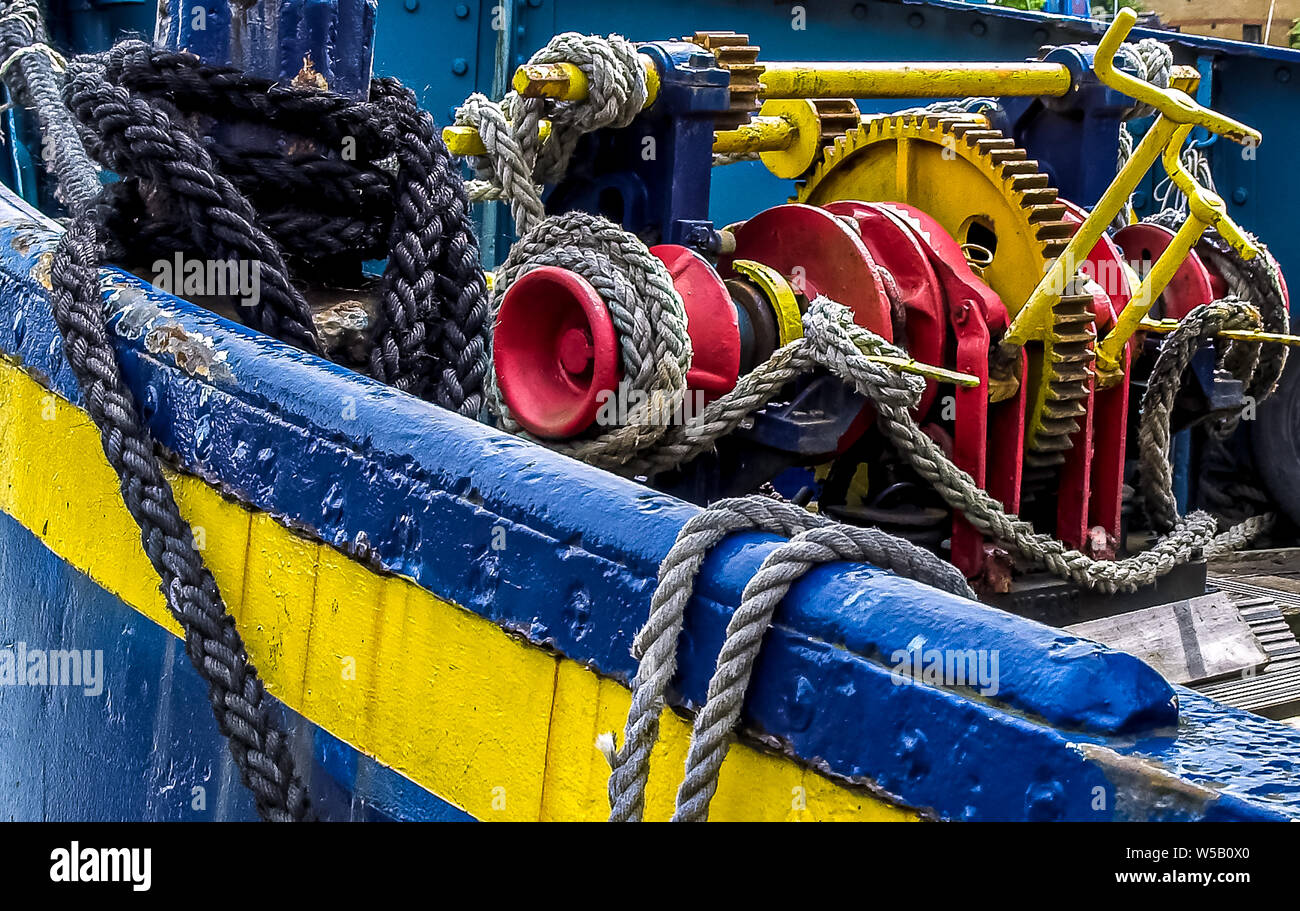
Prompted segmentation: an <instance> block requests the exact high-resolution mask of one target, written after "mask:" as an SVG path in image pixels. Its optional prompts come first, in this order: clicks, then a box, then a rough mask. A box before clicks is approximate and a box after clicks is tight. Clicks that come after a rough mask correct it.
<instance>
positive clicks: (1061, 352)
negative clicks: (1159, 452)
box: [792, 113, 1096, 492]
mask: <svg viewBox="0 0 1300 911" xmlns="http://www.w3.org/2000/svg"><path fill="white" fill-rule="evenodd" d="M941 135H947V136H953V137H956V139H957V140H958V141H959V142H961V143H962V144H963V145H964V146H965V147H966V151H967V152H973V153H974V155H972V156H970V157H971V158H977V159H978V160H979V161H980V162H982V166H981V167H982V170H984V171H985V172H986V174H987V175H988V178H989V179H990V180H993V181H996V182H997V183H998V185H999V186H1000V187H1001V188H1002V192H1003V194H1004V195H1005V196H1006V198H1007V199H1008V200H1010V201H1012V202H1014V203H1016V204H1017V205H1018V206H1019V208H1020V209H1021V210H1023V212H1024V217H1025V224H1026V225H1027V226H1028V227H1029V229H1030V230H1031V232H1032V235H1033V238H1034V241H1035V243H1036V245H1037V248H1038V250H1039V252H1040V255H1041V257H1042V266H1043V268H1044V269H1046V267H1047V264H1049V263H1050V262H1052V261H1053V260H1055V259H1056V258H1057V257H1059V256H1060V255H1061V254H1062V253H1063V252H1064V251H1065V247H1066V245H1067V244H1068V243H1069V239H1070V237H1071V236H1072V235H1073V233H1074V225H1072V224H1071V223H1070V222H1068V221H1066V220H1065V215H1066V210H1065V206H1064V205H1062V204H1061V203H1060V202H1059V200H1058V198H1057V190H1056V188H1055V187H1053V186H1051V181H1050V179H1049V178H1048V176H1047V175H1046V174H1044V173H1042V172H1041V171H1040V170H1039V167H1038V162H1037V161H1035V160H1034V159H1032V158H1030V157H1029V156H1028V155H1027V154H1026V152H1025V151H1024V149H1021V148H1019V147H1017V146H1016V144H1015V142H1014V141H1013V140H1012V139H1010V138H1008V137H1006V136H1004V135H1003V134H1002V133H1000V132H998V131H996V130H992V129H989V127H988V125H987V123H986V122H985V121H984V120H983V118H979V117H976V116H974V115H960V114H957V115H952V114H942V115H941V114H928V113H927V114H901V115H893V116H884V117H873V118H869V119H867V120H865V121H864V123H863V124H862V126H861V127H859V128H858V129H857V130H855V131H852V132H850V133H848V134H847V135H845V136H842V137H839V138H837V139H836V140H835V142H834V143H833V144H832V145H830V146H828V147H827V149H826V151H825V152H823V155H822V160H821V161H820V162H819V163H818V164H817V166H816V167H815V168H814V169H813V171H812V173H811V174H810V175H809V177H808V178H807V179H806V180H804V181H801V182H799V183H798V184H796V195H795V197H794V198H793V200H792V201H798V202H802V201H805V200H806V199H808V198H809V196H810V195H811V194H812V193H813V192H814V191H815V189H816V186H817V184H819V183H820V182H821V181H822V179H823V178H825V177H826V176H827V174H829V173H830V172H831V171H833V170H834V169H835V168H836V167H837V166H838V165H839V164H840V163H841V162H842V161H844V160H845V159H846V158H847V157H848V156H849V155H851V154H852V153H853V152H854V151H855V150H856V149H858V148H860V147H862V146H865V145H869V144H871V143H873V142H878V141H882V140H888V139H895V138H900V137H903V136H908V137H912V138H917V137H927V136H928V137H929V138H931V139H940V138H941ZM1068 291H1069V292H1070V293H1067V294H1065V295H1063V296H1062V297H1061V300H1060V301H1059V302H1058V303H1057V305H1056V306H1055V307H1054V308H1053V310H1052V329H1051V331H1050V333H1049V334H1048V337H1047V339H1045V340H1044V342H1043V350H1042V355H1041V363H1040V367H1041V378H1040V382H1039V387H1038V388H1037V389H1036V390H1034V392H1033V394H1034V395H1035V397H1036V401H1034V402H1032V403H1031V418H1030V420H1029V421H1028V422H1027V426H1026V439H1025V443H1026V447H1025V449H1026V451H1025V487H1026V491H1027V492H1031V491H1032V489H1033V488H1034V487H1035V486H1037V485H1039V484H1041V483H1044V482H1045V481H1047V480H1050V479H1052V478H1054V477H1055V476H1056V471H1057V469H1058V468H1059V466H1060V465H1062V464H1063V463H1064V462H1065V453H1066V452H1067V451H1069V449H1070V447H1071V446H1072V441H1073V437H1074V435H1075V434H1076V433H1077V432H1078V430H1079V427H1080V423H1079V422H1080V421H1081V420H1082V419H1083V418H1084V417H1085V416H1086V415H1087V405H1088V397H1089V396H1090V395H1091V391H1092V376H1093V370H1092V367H1093V362H1094V358H1095V356H1096V355H1095V350H1094V342H1095V338H1096V332H1095V328H1094V318H1095V314H1094V311H1093V306H1092V296H1091V295H1090V294H1087V293H1081V291H1080V289H1078V288H1077V286H1072V287H1071V288H1070V289H1068Z"/></svg>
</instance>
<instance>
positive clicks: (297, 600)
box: [0, 361, 918, 821]
mask: <svg viewBox="0 0 1300 911" xmlns="http://www.w3.org/2000/svg"><path fill="white" fill-rule="evenodd" d="M167 476H168V479H169V480H170V481H171V483H172V486H173V489H174V491H175V494H176V500H177V503H178V504H179V506H180V509H181V512H182V513H183V514H184V515H185V518H186V519H187V520H188V521H189V522H190V524H191V526H192V527H193V529H194V535H195V542H196V544H197V546H198V547H199V548H200V550H201V551H202V552H203V556H204V559H205V560H206V561H207V564H208V566H209V567H210V568H211V570H212V573H213V576H214V577H215V578H216V580H217V583H218V585H219V586H220V588H221V592H222V594H223V596H224V597H225V599H226V602H227V604H228V605H229V607H230V611H231V614H232V615H233V616H234V618H235V621H236V624H237V625H238V627H239V631H240V633H241V635H242V636H243V637H244V640H245V642H246V644H247V646H248V650H249V653H250V655H251V656H252V658H253V660H254V662H255V663H256V665H257V667H258V670H259V671H260V672H261V673H262V675H263V678H264V680H265V682H266V686H267V689H268V690H269V691H270V692H271V693H272V694H273V695H274V696H275V697H276V698H278V699H280V700H281V701H282V702H284V703H285V704H286V705H288V706H289V707H290V708H291V709H293V710H294V711H296V712H298V713H300V714H301V715H303V716H304V717H306V718H308V719H309V720H311V721H312V722H313V723H315V724H317V725H320V726H321V727H323V728H325V729H326V730H328V731H329V732H330V733H332V734H333V735H335V736H336V737H339V738H340V739H342V740H344V741H345V742H347V743H349V744H351V745H352V746H353V747H355V748H356V749H358V750H360V751H361V752H363V753H365V754H367V755H369V756H371V757H373V758H374V759H376V760H377V761H379V762H381V763H383V764H384V765H386V766H388V767H389V768H392V769H395V770H396V771H397V772H399V773H401V774H402V775H404V776H406V777H407V778H408V779H410V780H411V781H413V782H415V783H416V784H418V785H420V786H421V787H423V788H426V789H427V790H429V791H431V792H432V793H434V794H436V795H438V796H439V797H440V798H442V799H443V800H446V801H448V802H450V803H452V804H454V805H456V806H457V807H460V808H461V809H463V810H465V811H466V812H467V813H469V814H470V815H472V816H474V817H476V818H479V819H485V820H539V819H540V820H550V819H564V820H570V819H572V820H596V819H604V818H606V816H607V815H608V812H609V804H608V800H607V798H606V790H605V789H606V780H607V778H608V775H609V767H608V766H607V765H606V764H605V760H604V757H603V756H602V755H601V754H600V752H599V750H598V749H597V748H596V738H597V736H599V735H601V734H604V733H606V732H611V731H621V730H622V728H623V722H624V721H625V719H626V716H627V710H628V705H629V703H630V693H629V692H628V689H627V687H625V686H623V685H622V684H621V683H618V682H617V681H614V680H610V679H607V678H603V677H600V676H598V675H596V674H595V673H593V672H592V671H590V670H589V669H587V668H585V667H583V666H582V665H580V664H579V663H578V662H576V661H572V660H570V659H568V658H564V657H561V656H558V655H555V654H554V653H552V652H549V651H547V650H545V649H542V648H539V647H537V646H534V645H531V644H530V643H527V642H525V641H522V640H521V639H519V638H517V637H516V636H513V635H511V634H509V633H507V632H505V631H504V630H502V629H501V628H500V627H498V626H497V625H496V624H494V623H492V622H491V621H490V620H487V619H485V618H484V617H481V616H479V615H478V614H476V613H473V612H472V611H468V610H465V609H463V608H461V607H459V606H458V605H456V604H453V603H451V602H448V601H446V600H444V599H442V598H439V597H438V596H437V595H435V594H433V593H431V592H429V591H427V590H425V589H423V588H421V587H419V586H418V585H416V584H415V583H414V582H411V581H410V580H407V579H403V578H400V577H397V576H390V575H384V574H379V573H376V572H374V571H373V570H371V569H370V568H368V567H367V566H365V565H363V564H361V563H359V562H357V561H356V560H353V559H352V558H350V557H348V556H346V555H345V554H342V553H340V552H339V551H337V550H335V549H334V548H332V547H330V546H328V545H325V544H322V543H320V542H318V541H314V540H311V539H309V538H306V537H304V536H302V535H300V534H298V533H296V532H294V531H291V530H290V529H288V528H287V527H285V526H284V525H282V524H281V523H280V522H278V521H276V520H275V519H274V518H272V517H271V516H268V515H266V514H264V513H260V512H254V511H252V510H250V509H248V508H247V507H245V506H243V505H242V504H239V503H235V502H232V501H230V500H228V499H226V498H225V497H223V496H222V495H221V493H220V492H219V491H217V490H216V489H215V488H213V487H211V486H210V485H208V484H207V483H205V482H203V481H202V480H200V479H198V478H194V477H191V476H189V475H184V474H178V473H176V472H174V471H170V470H168V471H167ZM0 511H3V512H5V513H7V514H8V515H10V516H12V517H13V518H14V519H16V520H17V521H18V522H19V523H21V524H22V525H23V526H24V527H25V528H27V529H29V530H30V531H31V532H32V533H33V534H34V535H36V536H37V537H39V538H40V539H41V541H42V542H43V543H44V544H45V546H46V547H48V548H49V549H50V550H51V551H52V552H53V553H54V554H56V555H57V556H58V557H59V558H61V559H63V560H65V561H66V562H67V563H69V564H70V565H71V566H73V567H74V568H76V569H77V570H79V571H81V572H83V573H85V574H86V575H87V576H89V577H90V578H91V579H92V580H94V581H95V583H96V584H98V585H99V586H101V587H102V588H104V589H105V590H107V591H109V592H111V593H112V594H114V595H116V596H117V597H118V598H121V599H122V600H123V601H124V602H125V603H126V604H128V605H130V606H131V607H132V608H134V609H135V610H137V611H139V612H140V613H141V614H143V615H144V616H145V617H147V618H149V619H150V620H152V621H154V622H156V623H157V624H159V625H160V626H162V627H163V628H164V629H167V630H169V631H170V632H171V633H173V634H174V635H176V636H180V635H181V630H180V627H179V625H178V624H177V623H176V621H175V620H174V619H173V618H172V616H171V614H170V613H169V612H168V610H167V607H166V604H165V603H164V602H163V599H162V596H161V594H160V593H159V591H158V577H157V575H156V574H155V573H154V572H153V568H152V567H151V566H150V565H149V562H148V560H147V558H146V557H145V555H144V552H143V550H142V549H141V546H140V536H139V531H138V529H137V528H136V526H135V524H134V522H132V520H131V517H130V515H129V514H128V513H127V511H126V507H125V506H124V505H123V504H122V500H121V495H120V493H119V492H118V487H117V478H116V476H115V475H114V474H113V471H112V469H111V468H110V467H109V465H108V463H107V461H106V460H105V459H104V455H103V452H102V450H101V448H100V442H99V434H98V432H97V431H96V430H95V427H94V425H93V424H92V423H91V421H90V420H89V419H88V418H87V416H86V414H85V412H83V411H81V410H80V409H78V408H76V407H74V406H73V405H70V404H69V403H68V402H66V401H64V400H63V399H61V398H59V397H58V396H57V395H55V394H54V393H52V392H50V391H48V390H47V389H46V388H45V387H43V386H41V385H40V384H39V383H38V382H37V381H36V380H34V379H33V378H32V377H30V376H28V375H27V374H26V373H24V372H23V371H22V370H21V369H19V368H18V367H16V366H14V365H12V364H11V363H8V362H4V361H0ZM449 546H458V544H457V543H456V542H452V543H451V544H450V545H449ZM689 735H690V725H689V724H688V723H687V722H686V721H685V720H684V719H682V718H681V717H679V716H678V715H676V714H675V713H674V712H672V711H665V712H664V716H663V720H662V737H661V743H660V745H659V746H658V747H657V749H656V751H655V753H654V755H653V762H654V765H653V767H652V772H651V776H650V786H649V791H648V793H647V809H648V812H647V818H650V819H667V818H668V816H669V815H670V812H671V804H672V799H673V795H674V793H675V791H676V787H677V783H678V780H679V779H680V776H681V774H682V768H683V762H684V758H685V755H686V746H687V742H688V738H689ZM710 818H712V819H717V820H720V821H721V820H752V819H791V820H809V821H812V820H915V819H917V818H918V817H917V814H916V813H915V812H914V811H912V810H910V809H907V808H904V807H899V806H897V805H896V804H894V803H892V802H890V801H889V800H888V799H887V798H886V797H884V796H880V795H877V794H874V793H872V792H870V791H868V790H867V789H865V788H862V787H857V786H853V785H849V784H847V783H845V782H843V781H839V780H835V779H832V778H828V777H826V776H824V775H822V774H821V773H820V772H817V771H815V770H813V769H811V768H808V767H805V766H803V765H801V764H800V763H797V762H795V761H794V760H793V759H791V758H789V757H787V756H784V755H781V754H778V753H775V752H772V751H769V750H767V749H765V748H762V747H759V746H756V745H751V744H748V743H744V742H741V743H738V744H737V745H736V746H735V748H733V749H732V750H731V752H730V753H729V754H728V756H727V759H726V761H725V762H724V763H723V766H722V774H721V780H720V785H719V789H718V793H717V796H716V798H715V799H714V802H713V810H712V812H711V814H710Z"/></svg>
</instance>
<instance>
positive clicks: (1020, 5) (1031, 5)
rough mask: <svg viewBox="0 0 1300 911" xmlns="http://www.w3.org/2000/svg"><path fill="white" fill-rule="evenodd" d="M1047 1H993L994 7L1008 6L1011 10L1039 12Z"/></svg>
mask: <svg viewBox="0 0 1300 911" xmlns="http://www.w3.org/2000/svg"><path fill="white" fill-rule="evenodd" d="M1046 2H1047V0H993V5H994V6H1009V7H1011V8H1012V9H1027V10H1040V9H1042V8H1043V6H1044V4H1045V3H1046Z"/></svg>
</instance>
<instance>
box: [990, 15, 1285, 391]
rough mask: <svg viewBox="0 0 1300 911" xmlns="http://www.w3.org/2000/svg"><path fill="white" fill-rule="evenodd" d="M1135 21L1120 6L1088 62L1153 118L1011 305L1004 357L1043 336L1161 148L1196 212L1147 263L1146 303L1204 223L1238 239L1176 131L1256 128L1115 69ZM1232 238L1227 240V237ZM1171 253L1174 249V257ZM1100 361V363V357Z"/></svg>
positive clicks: (1244, 132)
mask: <svg viewBox="0 0 1300 911" xmlns="http://www.w3.org/2000/svg"><path fill="white" fill-rule="evenodd" d="M1136 21H1137V14H1136V13H1134V12H1133V11H1132V10H1131V9H1128V8H1127V7H1126V8H1124V9H1121V10H1120V11H1119V13H1118V14H1117V15H1116V16H1115V20H1114V22H1112V23H1111V26H1110V28H1109V29H1107V30H1106V34H1105V35H1103V36H1102V39H1101V41H1100V42H1099V43H1098V45H1097V51H1096V53H1095V54H1094V55H1093V69H1094V70H1095V71H1096V73H1097V77H1098V78H1099V79H1100V80H1101V81H1102V82H1103V83H1105V84H1106V85H1108V86H1110V87H1111V88H1113V89H1116V90H1117V91H1121V92H1124V93H1125V94H1127V95H1130V96H1131V97H1133V98H1135V99H1137V100H1138V101H1142V102H1145V103H1146V104H1149V105H1151V106H1152V107H1153V108H1155V109H1156V111H1157V112H1158V113H1159V114H1160V116H1159V117H1157V118H1156V121H1155V123H1154V124H1152V126H1151V129H1149V130H1148V131H1147V134H1146V135H1145V136H1144V137H1142V141H1141V142H1139V143H1138V145H1137V148H1136V149H1134V150H1133V154H1132V156H1130V158H1129V160H1128V161H1127V162H1126V163H1125V165H1124V167H1123V168H1121V169H1120V172H1119V174H1117V175H1116V177H1115V180H1114V181H1113V182H1112V183H1111V185H1110V186H1109V187H1108V188H1107V189H1106V192H1105V193H1103V194H1102V197H1101V199H1099V200H1098V201H1097V204H1096V206H1094V207H1093V210H1092V212H1090V213H1089V214H1088V217H1087V218H1086V219H1084V222H1083V224H1082V225H1080V226H1079V229H1078V230H1077V231H1076V232H1075V234H1074V236H1073V237H1072V238H1071V239H1070V242H1069V243H1068V244H1067V245H1066V248H1065V250H1064V251H1063V252H1062V253H1061V255H1060V256H1059V257H1057V259H1056V260H1055V261H1053V263H1052V265H1051V267H1050V268H1049V269H1048V271H1047V274H1046V275H1044V276H1043V277H1042V279H1041V280H1040V281H1039V282H1038V285H1037V287H1035V288H1034V290H1033V291H1032V292H1031V293H1030V295H1029V299H1028V300H1026V301H1025V303H1024V306H1023V307H1021V308H1020V310H1019V311H1018V312H1017V313H1016V316H1015V318H1014V319H1013V320H1012V321H1011V325H1010V326H1009V327H1008V329H1007V332H1006V334H1005V335H1004V336H1003V338H1002V340H1001V342H1000V343H999V346H998V348H999V352H1000V354H1001V355H1002V359H1003V360H1004V361H1007V362H1011V361H1013V360H1014V359H1015V358H1016V357H1017V355H1016V352H1017V351H1018V350H1019V349H1020V348H1022V347H1023V346H1024V345H1025V343H1026V342H1028V341H1030V340H1032V339H1036V338H1042V337H1043V336H1044V333H1046V332H1047V331H1048V327H1049V325H1050V323H1051V317H1052V310H1053V308H1054V307H1055V306H1056V304H1057V303H1058V302H1059V301H1060V299H1061V296H1062V295H1063V294H1064V293H1065V290H1066V288H1067V286H1068V285H1070V284H1071V283H1072V282H1073V281H1074V277H1075V273H1076V271H1077V269H1078V266H1079V264H1080V263H1082V262H1084V261H1085V260H1086V259H1087V256H1088V253H1089V252H1090V251H1091V250H1092V248H1093V246H1094V245H1096V243H1097V241H1098V240H1099V239H1100V238H1101V236H1102V234H1104V233H1105V231H1106V228H1107V227H1108V226H1109V225H1110V223H1111V222H1112V221H1114V219H1115V216H1116V215H1117V214H1118V213H1119V211H1120V210H1121V209H1122V208H1123V207H1124V204H1125V203H1126V202H1127V201H1128V198H1129V196H1130V195H1131V194H1132V192H1133V190H1134V189H1135V188H1136V187H1137V185H1138V183H1140V182H1141V180H1142V178H1143V177H1144V176H1145V175H1146V173H1147V171H1149V170H1150V169H1151V166H1152V165H1153V164H1155V162H1156V159H1158V158H1160V157H1161V155H1164V156H1165V160H1166V162H1167V163H1168V164H1169V167H1170V175H1171V177H1173V178H1174V179H1175V181H1176V182H1177V186H1178V187H1179V189H1180V190H1183V192H1184V193H1186V194H1187V197H1188V199H1189V200H1191V199H1196V200H1197V201H1196V202H1195V203H1194V204H1193V212H1194V214H1195V213H1197V212H1199V215H1197V217H1195V218H1189V219H1188V223H1187V224H1185V225H1184V226H1183V228H1184V230H1181V231H1179V233H1178V235H1177V236H1176V237H1175V239H1174V241H1173V242H1172V243H1171V244H1170V246H1169V248H1168V249H1167V250H1166V252H1165V256H1162V257H1161V258H1160V261H1159V262H1157V264H1156V267H1153V268H1152V270H1151V272H1150V273H1149V274H1148V276H1147V280H1146V281H1144V282H1143V288H1142V290H1141V291H1140V293H1145V294H1148V295H1149V297H1150V300H1147V301H1146V307H1147V309H1150V301H1151V300H1154V299H1155V297H1157V296H1159V293H1160V291H1163V290H1164V287H1165V285H1166V284H1168V282H1169V280H1170V279H1171V278H1172V277H1173V274H1174V272H1176V271H1177V266H1178V265H1179V264H1180V263H1181V262H1182V260H1183V258H1184V257H1186V255H1187V252H1188V251H1189V250H1191V248H1192V246H1194V245H1195V243H1196V240H1197V239H1199V237H1200V234H1201V233H1203V232H1204V230H1205V229H1204V224H1215V225H1216V226H1221V229H1222V227H1224V226H1226V228H1227V232H1228V233H1226V234H1224V236H1225V238H1228V237H1232V238H1236V239H1241V240H1244V236H1243V235H1242V234H1241V232H1240V230H1239V229H1237V228H1236V225H1233V224H1232V223H1231V220H1230V219H1227V215H1226V212H1224V211H1219V210H1217V209H1216V208H1215V206H1214V205H1213V200H1216V199H1218V197H1217V196H1214V195H1213V194H1211V193H1209V191H1207V190H1204V189H1203V188H1201V187H1200V186H1199V185H1198V184H1197V183H1196V181H1195V180H1194V179H1193V178H1192V176H1191V175H1190V174H1187V172H1186V170H1185V169H1184V168H1183V167H1182V163H1181V161H1179V160H1178V159H1179V154H1180V152H1181V149H1182V139H1183V138H1185V137H1186V135H1187V133H1188V132H1190V131H1191V128H1192V127H1193V126H1201V127H1205V128H1206V129H1207V130H1209V131H1211V132H1213V133H1216V134H1219V135H1221V136H1226V137H1228V138H1229V139H1234V140H1236V141H1238V142H1258V141H1259V139H1260V135H1259V133H1258V132H1257V131H1255V130H1253V129H1251V128H1250V127H1248V126H1246V125H1245V124H1242V123H1238V122H1237V121H1235V120H1233V119H1232V118H1230V117H1225V116H1223V115H1222V114H1218V113H1216V112H1215V111H1211V110H1208V109H1207V108H1203V107H1201V106H1200V105H1199V104H1197V103H1196V102H1195V101H1193V100H1192V99H1191V97H1190V96H1188V95H1187V93H1186V92H1183V91H1180V90H1179V89H1160V88H1157V87H1156V86H1153V85H1151V84H1150V83H1148V82H1145V81H1143V80H1141V79H1136V78H1134V77H1132V76H1130V75H1128V74H1127V73H1124V72H1122V71H1120V70H1118V69H1116V68H1115V65H1114V60H1115V52H1116V51H1117V50H1119V47H1120V45H1121V44H1122V43H1123V42H1124V39H1125V38H1126V37H1127V36H1128V33H1129V32H1130V31H1131V30H1132V28H1133V24H1134V23H1135V22H1136ZM1171 146H1172V149H1173V152H1172V154H1171V153H1170V152H1169V151H1168V150H1169V149H1170V148H1171ZM1189 190H1193V192H1189ZM1218 203H1219V205H1220V206H1221V205H1222V200H1218ZM1212 210H1213V217H1212V218H1211V217H1210V212H1211V211H1212ZM1201 215H1203V216H1205V217H1206V219H1207V221H1206V222H1204V223H1203V222H1201V221H1200V216H1201ZM1230 242H1232V241H1231V240H1230ZM1174 254H1177V258H1176V259H1175V258H1174ZM1162 264H1163V265H1162ZM1140 300H1142V299H1141V298H1140V297H1138V296H1135V298H1134V301H1133V302H1132V303H1130V304H1129V307H1128V308H1125V313H1127V312H1128V309H1129V308H1132V307H1133V306H1134V304H1135V303H1139V301H1140ZM1139 305H1140V304H1139ZM1135 315H1136V318H1137V319H1138V320H1140V319H1141V317H1142V316H1143V315H1145V310H1144V311H1142V312H1141V313H1136V312H1135ZM1121 319H1122V317H1121ZM1119 329H1120V327H1119V326H1116V327H1115V329H1113V330H1112V332H1111V335H1113V336H1115V339H1114V341H1113V342H1111V346H1110V349H1108V350H1107V352H1106V356H1107V357H1110V358H1111V364H1112V369H1111V370H1110V372H1109V375H1108V376H1107V377H1105V378H1104V379H1106V380H1107V381H1110V382H1113V381H1114V377H1115V374H1114V370H1113V366H1114V364H1115V363H1116V362H1117V361H1118V355H1117V353H1116V351H1115V350H1113V349H1115V348H1116V347H1117V348H1118V349H1119V350H1122V349H1123V346H1124V341H1127V337H1128V336H1124V335H1122V334H1120V335H1117V334H1116V333H1117V332H1118V331H1119ZM1125 329H1126V331H1127V332H1128V335H1129V336H1131V335H1132V332H1133V329H1132V327H1130V326H1126V327H1125ZM1108 338H1109V336H1108ZM1099 356H1100V354H1099ZM1099 366H1101V367H1102V369H1103V370H1105V365H1099Z"/></svg>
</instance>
